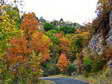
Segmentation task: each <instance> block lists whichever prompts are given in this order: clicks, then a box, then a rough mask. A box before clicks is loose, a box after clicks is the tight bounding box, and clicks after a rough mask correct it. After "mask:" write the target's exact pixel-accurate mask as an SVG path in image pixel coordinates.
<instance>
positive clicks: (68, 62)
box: [0, 0, 112, 84]
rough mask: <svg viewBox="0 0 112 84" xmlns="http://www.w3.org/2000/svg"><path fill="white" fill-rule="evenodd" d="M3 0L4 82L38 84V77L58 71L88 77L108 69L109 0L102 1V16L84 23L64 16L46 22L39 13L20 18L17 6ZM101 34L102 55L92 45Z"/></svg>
mask: <svg viewBox="0 0 112 84" xmlns="http://www.w3.org/2000/svg"><path fill="white" fill-rule="evenodd" d="M1 1H2V4H1V5H0V81H1V82H0V83H3V84H38V77H40V76H49V75H56V74H67V75H73V74H74V73H77V74H85V75H86V76H88V74H91V73H92V74H93V73H95V74H96V73H97V72H100V71H101V70H103V69H105V68H106V67H107V65H106V64H107V63H108V61H110V60H112V47H111V46H110V45H109V46H108V45H107V44H106V43H105V39H106V38H107V36H108V32H109V31H110V26H111V24H110V23H109V13H110V10H111V6H110V4H111V3H110V2H109V1H108V0H99V2H98V7H97V11H96V12H97V15H98V16H97V17H96V19H95V20H94V21H93V22H92V23H88V24H86V25H84V26H81V25H79V24H78V23H67V22H64V21H63V19H61V20H60V21H54V22H48V21H46V22H44V23H42V22H40V21H39V20H38V18H37V17H36V15H35V13H27V14H23V15H22V17H20V12H19V9H18V8H17V7H13V6H11V5H8V4H6V2H7V0H6V1H4V0H1ZM15 1H16V0H15ZM42 28H43V29H42ZM97 33H101V35H102V36H103V40H104V43H102V44H103V45H104V46H105V48H104V52H103V54H101V55H99V54H98V53H94V52H93V51H92V50H91V49H90V48H89V47H88V44H89V42H90V39H91V37H92V36H93V35H95V34H97ZM110 65H111V64H110Z"/></svg>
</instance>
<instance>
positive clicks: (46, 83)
mask: <svg viewBox="0 0 112 84" xmlns="http://www.w3.org/2000/svg"><path fill="white" fill-rule="evenodd" d="M38 84H55V83H54V82H53V81H49V80H40V81H39V83H38Z"/></svg>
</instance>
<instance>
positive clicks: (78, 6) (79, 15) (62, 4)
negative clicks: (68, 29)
mask: <svg viewBox="0 0 112 84" xmlns="http://www.w3.org/2000/svg"><path fill="white" fill-rule="evenodd" d="M24 1H25V9H26V10H27V11H30V12H31V11H33V12H35V13H36V15H37V16H38V17H40V16H43V17H45V18H46V19H48V20H53V19H60V18H63V19H64V20H69V21H75V22H79V23H84V22H87V21H89V20H91V19H93V18H94V17H95V15H96V14H95V9H96V3H97V0H24Z"/></svg>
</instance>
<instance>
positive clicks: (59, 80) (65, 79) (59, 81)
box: [40, 77, 89, 84]
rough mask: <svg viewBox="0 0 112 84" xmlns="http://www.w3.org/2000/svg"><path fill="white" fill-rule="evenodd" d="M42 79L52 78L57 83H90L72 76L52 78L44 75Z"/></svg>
mask: <svg viewBox="0 0 112 84" xmlns="http://www.w3.org/2000/svg"><path fill="white" fill-rule="evenodd" d="M40 79H42V80H51V81H54V82H55V83H56V84H89V83H86V82H83V81H81V80H77V79H72V78H50V77H42V78H40Z"/></svg>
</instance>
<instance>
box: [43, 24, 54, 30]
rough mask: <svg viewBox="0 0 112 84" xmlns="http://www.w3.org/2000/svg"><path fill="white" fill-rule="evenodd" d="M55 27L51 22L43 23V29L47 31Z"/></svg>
mask: <svg viewBox="0 0 112 84" xmlns="http://www.w3.org/2000/svg"><path fill="white" fill-rule="evenodd" d="M55 28H56V27H55V26H54V25H53V24H50V23H45V24H44V29H45V31H49V30H52V29H55Z"/></svg>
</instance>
